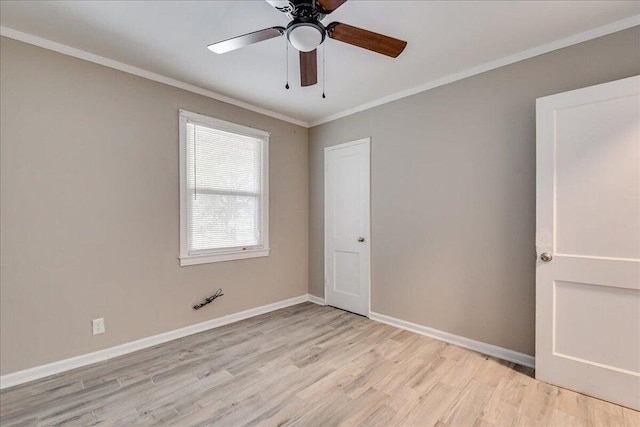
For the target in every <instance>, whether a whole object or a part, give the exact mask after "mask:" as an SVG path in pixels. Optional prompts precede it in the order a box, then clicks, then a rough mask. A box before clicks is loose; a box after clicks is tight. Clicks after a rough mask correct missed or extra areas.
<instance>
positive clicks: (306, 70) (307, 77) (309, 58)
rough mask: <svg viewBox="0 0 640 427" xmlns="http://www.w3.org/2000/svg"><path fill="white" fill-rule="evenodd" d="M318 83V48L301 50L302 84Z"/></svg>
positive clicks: (311, 84)
mask: <svg viewBox="0 0 640 427" xmlns="http://www.w3.org/2000/svg"><path fill="white" fill-rule="evenodd" d="M316 83H318V54H317V50H316V49H314V50H312V51H311V52H300V85H302V86H313V85H314V84H316Z"/></svg>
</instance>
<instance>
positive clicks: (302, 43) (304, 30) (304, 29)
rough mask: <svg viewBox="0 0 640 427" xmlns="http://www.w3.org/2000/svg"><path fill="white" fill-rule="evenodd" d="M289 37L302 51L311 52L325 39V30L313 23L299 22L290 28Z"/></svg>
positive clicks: (292, 43)
mask: <svg viewBox="0 0 640 427" xmlns="http://www.w3.org/2000/svg"><path fill="white" fill-rule="evenodd" d="M287 38H288V39H289V42H291V45H292V46H293V47H295V48H296V49H297V50H299V51H300V52H311V51H312V50H314V49H316V48H317V47H318V46H320V45H321V44H322V42H323V41H324V31H322V28H320V27H319V26H317V25H314V24H311V23H308V24H307V23H305V24H297V25H293V26H291V27H290V28H289V31H287Z"/></svg>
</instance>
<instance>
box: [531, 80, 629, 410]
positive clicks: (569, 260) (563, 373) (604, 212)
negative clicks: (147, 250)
mask: <svg viewBox="0 0 640 427" xmlns="http://www.w3.org/2000/svg"><path fill="white" fill-rule="evenodd" d="M536 181H537V184H536V186H537V202H536V209H537V215H536V246H537V251H538V255H539V258H538V261H537V266H536V377H537V378H538V379H540V380H542V381H546V382H549V383H553V384H556V385H559V386H561V387H565V388H569V389H573V390H576V391H579V392H582V393H585V394H590V395H592V396H596V397H599V398H602V399H605V400H608V401H611V402H615V403H619V404H621V405H625V406H628V407H631V408H634V409H640V77H632V78H629V79H624V80H619V81H616V82H611V83H606V84H603V85H598V86H592V87H588V88H584V89H579V90H576V91H571V92H567V93H563V94H558V95H553V96H549V97H546V98H541V99H539V100H538V103H537V178H536ZM543 253H545V255H547V254H548V255H550V257H546V256H545V258H546V260H547V261H546V262H545V261H543V260H542V259H541V255H542V254H543Z"/></svg>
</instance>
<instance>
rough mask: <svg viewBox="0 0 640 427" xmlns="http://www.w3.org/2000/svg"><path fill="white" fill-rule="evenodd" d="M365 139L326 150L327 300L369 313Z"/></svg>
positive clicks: (366, 142) (352, 310) (367, 192)
mask: <svg viewBox="0 0 640 427" xmlns="http://www.w3.org/2000/svg"><path fill="white" fill-rule="evenodd" d="M369 150H370V141H369V138H365V139H361V140H358V141H354V142H349V143H346V144H341V145H334V146H332V147H327V148H325V153H324V159H325V160H324V162H325V170H324V176H325V178H324V189H325V193H324V203H325V212H324V214H325V249H324V255H325V302H326V304H328V305H332V306H334V307H338V308H342V309H344V310H348V311H351V312H354V313H358V314H362V315H363V316H368V315H369V286H370V277H371V272H370V264H371V262H370V256H371V255H370V254H371V252H370V248H371V242H370V239H369V236H370V232H369V152H370V151H369Z"/></svg>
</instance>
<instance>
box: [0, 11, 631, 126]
mask: <svg viewBox="0 0 640 427" xmlns="http://www.w3.org/2000/svg"><path fill="white" fill-rule="evenodd" d="M638 25H640V15H634V16H631V17H629V18H625V19H622V20H620V21H616V22H612V23H611V24H607V25H603V26H601V27H597V28H593V29H591V30H587V31H584V32H581V33H578V34H574V35H573V36H569V37H566V38H563V39H560V40H556V41H553V42H551V43H547V44H544V45H540V46H537V47H534V48H531V49H526V50H523V51H521V52H518V53H516V54H513V55H509V56H505V57H503V58H500V59H497V60H495V61H490V62H486V63H484V64H481V65H478V66H475V67H471V68H468V69H466V70H463V71H460V72H458V73H454V74H449V75H447V76H444V77H442V78H439V79H435V80H432V81H430V82H427V83H423V84H421V85H418V86H415V87H413V88H410V89H406V90H403V91H400V92H396V93H394V94H391V95H387V96H384V97H381V98H378V99H375V100H373V101H370V102H367V103H365V104H361V105H359V106H357V107H353V108H349V109H347V110H344V111H341V112H338V113H335V114H331V115H329V116H325V117H322V118H320V119H318V120H314V121H312V122H309V123H308V122H305V121H302V120H298V119H295V118H293V117H289V116H286V115H284V114H281V113H278V112H275V111H271V110H268V109H266V108H262V107H258V106H256V105H253V104H249V103H247V102H244V101H240V100H238V99H235V98H231V97H229V96H226V95H222V94H219V93H217V92H214V91H211V90H209V89H204V88H201V87H198V86H195V85H192V84H189V83H185V82H182V81H180V80H176V79H173V78H171V77H166V76H163V75H161V74H157V73H153V72H151V71H147V70H144V69H142V68H137V67H134V66H131V65H128V64H125V63H122V62H118V61H115V60H113V59H109V58H106V57H103V56H99V55H96V54H93V53H90V52H87V51H84V50H80V49H76V48H73V47H71V46H67V45H64V44H61V43H57V42H54V41H51V40H48V39H45V38H42V37H38V36H34V35H32V34H28V33H23V32H21V31H17V30H14V29H11V28H8V27H4V26H0V36H4V37H8V38H11V39H14V40H18V41H21V42H24V43H29V44H32V45H34V46H38V47H41V48H44V49H49V50H53V51H55V52H59V53H62V54H65V55H69V56H73V57H75V58H79V59H83V60H85V61H89V62H93V63H96V64H100V65H104V66H106V67H110V68H114V69H116V70H119V71H123V72H125V73H129V74H133V75H136V76H139V77H143V78H146V79H149V80H153V81H156V82H159V83H164V84H166V85H169V86H173V87H177V88H179V89H183V90H186V91H189V92H193V93H196V94H199V95H203V96H206V97H209V98H212V99H216V100H218V101H222V102H225V103H227V104H231V105H235V106H237V107H241V108H244V109H246V110H249V111H253V112H256V113H260V114H264V115H266V116H269V117H273V118H276V119H279V120H283V121H286V122H289V123H293V124H295V125H298V126H302V127H305V128H310V127H314V126H318V125H321V124H324V123H328V122H331V121H334V120H338V119H341V118H343V117H347V116H350V115H352V114H356V113H359V112H362V111H365V110H369V109H371V108H374V107H378V106H380V105H383V104H387V103H389V102H393V101H397V100H399V99H402V98H406V97H409V96H412V95H416V94H418V93H421V92H425V91H427V90H429V89H434V88H436V87H439V86H444V85H446V84H449V83H453V82H455V81H458V80H462V79H465V78H467V77H472V76H475V75H477V74H481V73H484V72H487V71H491V70H495V69H496V68H500V67H504V66H506V65H510V64H513V63H516V62H519V61H523V60H525V59H529V58H533V57H535V56H539V55H542V54H545V53H549V52H552V51H554V50H558V49H562V48H565V47H568V46H572V45H574V44H578V43H582V42H585V41H588V40H592V39H595V38H598V37H602V36H606V35H608V34H612V33H615V32H618V31H622V30H626V29H628V28H631V27H635V26H638Z"/></svg>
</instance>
